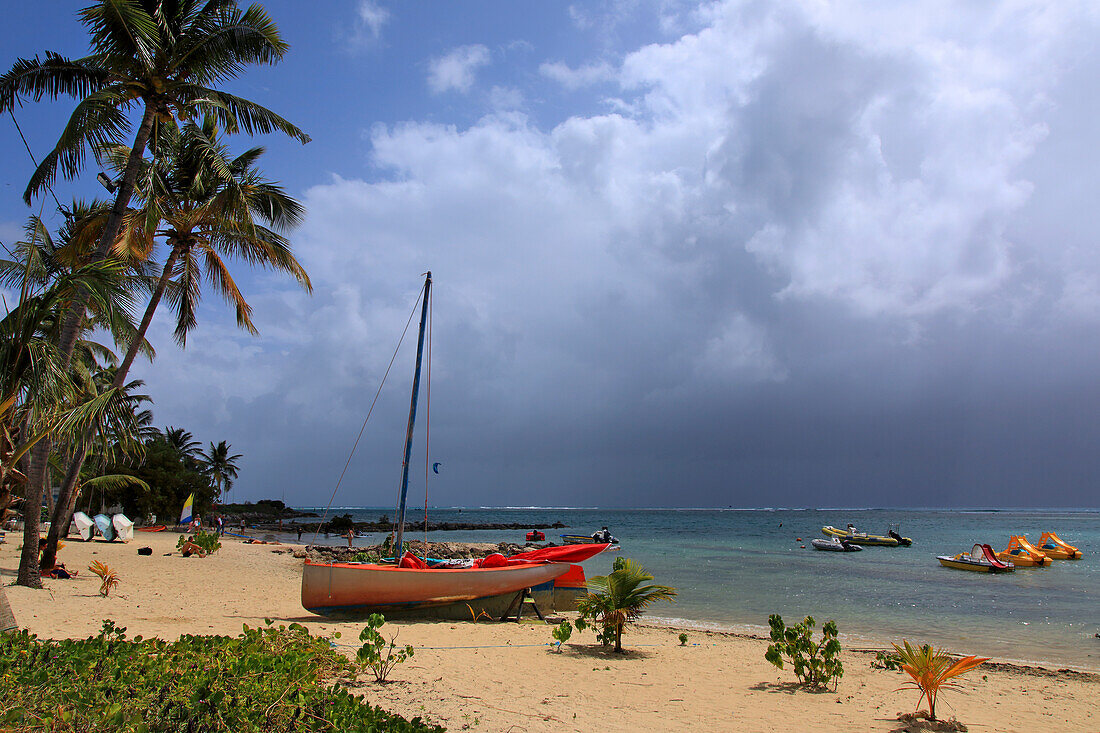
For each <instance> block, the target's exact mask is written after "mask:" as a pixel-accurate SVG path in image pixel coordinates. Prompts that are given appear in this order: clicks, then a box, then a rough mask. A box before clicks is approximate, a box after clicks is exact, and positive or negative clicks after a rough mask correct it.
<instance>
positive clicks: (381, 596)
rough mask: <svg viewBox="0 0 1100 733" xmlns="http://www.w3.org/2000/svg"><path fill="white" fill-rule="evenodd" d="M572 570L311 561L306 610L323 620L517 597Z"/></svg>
mask: <svg viewBox="0 0 1100 733" xmlns="http://www.w3.org/2000/svg"><path fill="white" fill-rule="evenodd" d="M568 571H569V563H536V564H521V565H508V566H505V567H497V568H464V569H438V570H436V569H430V568H429V569H426V570H421V569H412V568H401V567H397V566H396V565H375V564H370V563H314V562H310V561H309V560H307V561H306V562H305V565H304V566H303V568H302V607H303V608H305V609H306V610H307V611H312V612H313V613H318V614H321V615H328V614H342V613H365V612H369V611H376V610H377V611H385V610H412V609H417V608H430V607H432V606H442V605H447V604H449V603H456V602H459V601H472V600H475V599H477V598H489V597H492V596H499V595H503V594H505V593H515V592H517V591H519V590H522V589H523V588H531V587H533V586H536V585H541V584H542V583H546V582H549V581H552V580H554V579H555V578H558V577H559V576H561V575H564V574H565V573H567V572H568Z"/></svg>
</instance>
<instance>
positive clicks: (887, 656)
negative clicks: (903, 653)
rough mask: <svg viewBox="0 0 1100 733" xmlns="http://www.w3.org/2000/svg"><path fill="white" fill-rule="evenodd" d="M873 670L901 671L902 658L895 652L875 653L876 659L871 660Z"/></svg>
mask: <svg viewBox="0 0 1100 733" xmlns="http://www.w3.org/2000/svg"><path fill="white" fill-rule="evenodd" d="M871 667H872V668H873V669H894V670H897V671H899V672H900V671H901V657H899V656H898V655H897V653H895V652H884V651H877V652H875V658H874V659H872V660H871Z"/></svg>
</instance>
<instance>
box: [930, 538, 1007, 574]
mask: <svg viewBox="0 0 1100 733" xmlns="http://www.w3.org/2000/svg"><path fill="white" fill-rule="evenodd" d="M936 559H937V560H939V561H940V565H943V566H944V567H945V568H953V569H955V570H970V571H971V572H975V573H1008V572H1012V571H1013V570H1015V569H1016V566H1015V565H1013V564H1012V563H1010V562H1001V561H1000V560H998V559H997V556H996V555H994V554H993V548H992V547H990V546H989V545H974V547H973V549H971V550H970V552H960V553H959V554H958V555H955V556H954V557H948V556H947V555H940V556H938V557H937V558H936Z"/></svg>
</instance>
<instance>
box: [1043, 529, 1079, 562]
mask: <svg viewBox="0 0 1100 733" xmlns="http://www.w3.org/2000/svg"><path fill="white" fill-rule="evenodd" d="M1039 550H1040V551H1041V552H1042V553H1043V554H1044V555H1046V556H1047V557H1050V558H1053V559H1055V560H1080V559H1081V558H1082V557H1084V553H1082V552H1081V551H1080V550H1078V549H1077V548H1076V547H1074V546H1073V545H1069V544H1066V543H1065V542H1063V541H1062V540H1060V539H1058V535H1056V534H1054V533H1053V532H1043V536H1042V537H1040V538H1039Z"/></svg>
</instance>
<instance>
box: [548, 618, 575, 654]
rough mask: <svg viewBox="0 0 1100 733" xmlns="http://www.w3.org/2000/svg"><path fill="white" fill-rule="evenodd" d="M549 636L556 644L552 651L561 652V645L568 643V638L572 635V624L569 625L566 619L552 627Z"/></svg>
mask: <svg viewBox="0 0 1100 733" xmlns="http://www.w3.org/2000/svg"><path fill="white" fill-rule="evenodd" d="M550 635H551V636H553V637H554V639H555V640H556V641H557V642H558V643H557V644H555V645H554V650H555V651H557V652H559V653H560V652H561V645H562V644H564V643H565V642H567V641H569V637H570V636H572V635H573V624H571V623H569V620H568V619H566V620H565V621H562V622H561V623H560V624H558V625H557V626H555V627H554V630H553V631H551V632H550Z"/></svg>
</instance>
